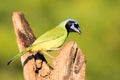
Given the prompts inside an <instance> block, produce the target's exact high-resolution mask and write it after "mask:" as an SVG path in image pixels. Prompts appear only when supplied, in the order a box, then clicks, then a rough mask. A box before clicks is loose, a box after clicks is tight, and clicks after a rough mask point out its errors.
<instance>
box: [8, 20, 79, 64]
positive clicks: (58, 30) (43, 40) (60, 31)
mask: <svg viewBox="0 0 120 80" xmlns="http://www.w3.org/2000/svg"><path fill="white" fill-rule="evenodd" d="M70 32H77V33H79V34H81V30H80V26H79V24H78V22H77V21H76V20H74V19H67V20H65V21H63V22H61V23H60V24H59V25H58V26H56V27H55V28H53V29H52V30H49V31H47V32H46V33H44V34H43V35H41V36H40V37H39V38H38V39H36V40H35V41H34V42H33V44H32V45H31V46H30V47H28V48H26V49H25V50H23V51H21V52H20V53H18V54H17V55H16V56H14V57H13V58H12V59H11V60H10V61H9V62H8V64H7V65H10V64H11V63H12V62H14V61H15V60H16V59H17V58H19V57H20V56H22V55H23V54H24V53H26V52H29V51H35V52H38V51H40V52H41V53H42V54H43V55H47V56H48V57H50V58H53V57H52V56H51V55H50V54H49V53H48V51H53V50H58V48H60V47H61V46H62V45H63V43H64V42H65V40H66V39H67V37H68V35H69V33H70ZM48 64H49V63H48Z"/></svg>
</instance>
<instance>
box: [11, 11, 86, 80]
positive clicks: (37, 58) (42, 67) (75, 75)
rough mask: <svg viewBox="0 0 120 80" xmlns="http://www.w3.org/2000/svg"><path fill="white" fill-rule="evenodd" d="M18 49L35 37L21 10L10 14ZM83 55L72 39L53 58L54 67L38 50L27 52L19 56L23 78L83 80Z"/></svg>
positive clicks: (21, 48)
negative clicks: (52, 67) (49, 64)
mask: <svg viewBox="0 0 120 80" xmlns="http://www.w3.org/2000/svg"><path fill="white" fill-rule="evenodd" d="M12 21H13V24H14V29H15V33H16V37H17V43H18V47H19V50H20V51H22V50H24V49H25V48H27V47H29V46H30V45H31V44H32V43H33V42H34V41H35V39H36V37H35V35H34V34H33V32H32V30H31V28H30V26H29V24H28V22H27V21H26V19H25V17H24V15H23V14H22V13H21V12H14V13H13V16H12ZM85 61H86V59H85V56H84V55H83V54H82V52H81V50H80V49H79V48H78V46H77V44H76V43H75V42H74V41H70V42H68V43H67V44H66V45H64V46H63V47H62V48H61V49H60V51H59V52H58V56H57V57H56V58H55V59H54V69H51V68H50V67H49V66H48V64H47V63H46V61H45V59H44V57H43V55H42V54H40V53H39V52H27V53H25V54H24V55H23V56H21V62H22V65H23V73H24V79H25V80H85V68H86V65H85Z"/></svg>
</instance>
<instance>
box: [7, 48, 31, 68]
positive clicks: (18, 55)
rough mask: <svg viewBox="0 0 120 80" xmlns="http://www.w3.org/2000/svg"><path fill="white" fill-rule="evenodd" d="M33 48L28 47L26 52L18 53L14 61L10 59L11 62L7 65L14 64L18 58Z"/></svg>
mask: <svg viewBox="0 0 120 80" xmlns="http://www.w3.org/2000/svg"><path fill="white" fill-rule="evenodd" d="M31 48H32V46H31V47H28V48H26V49H25V50H23V51H22V52H20V53H18V54H17V55H16V56H14V57H13V58H12V59H10V61H9V62H8V63H7V65H8V66H9V65H10V64H11V63H13V62H14V61H15V60H16V59H17V58H19V57H20V56H22V55H23V54H24V53H26V52H28V51H30V50H31Z"/></svg>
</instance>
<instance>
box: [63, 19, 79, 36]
mask: <svg viewBox="0 0 120 80" xmlns="http://www.w3.org/2000/svg"><path fill="white" fill-rule="evenodd" d="M63 24H64V26H65V28H66V29H67V31H68V33H69V32H77V33H79V34H81V30H80V26H79V24H78V22H77V21H76V20H74V19H67V20H65V21H64V22H63Z"/></svg>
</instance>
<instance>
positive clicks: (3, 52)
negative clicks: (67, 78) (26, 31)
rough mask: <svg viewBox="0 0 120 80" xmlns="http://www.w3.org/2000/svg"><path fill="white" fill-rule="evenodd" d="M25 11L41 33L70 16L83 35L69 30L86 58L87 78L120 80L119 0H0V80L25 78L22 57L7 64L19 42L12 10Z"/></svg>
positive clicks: (70, 38) (16, 51)
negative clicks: (77, 23) (14, 27)
mask: <svg viewBox="0 0 120 80" xmlns="http://www.w3.org/2000/svg"><path fill="white" fill-rule="evenodd" d="M14 11H21V12H23V13H24V14H25V17H26V19H27V20H28V21H29V23H30V25H31V27H32V29H33V31H34V33H35V35H36V36H37V37H38V36H40V35H41V34H42V33H44V32H46V31H47V30H49V29H52V28H53V27H55V26H56V25H58V24H59V23H60V22H61V21H63V20H66V19H67V18H74V19H76V20H78V22H79V24H80V25H81V29H82V35H81V36H79V35H78V34H74V33H73V34H70V36H69V37H68V39H67V41H70V40H74V41H76V42H77V44H78V46H79V47H80V48H81V49H82V52H83V53H84V54H85V56H86V58H87V69H86V80H120V0H59V1H58V0H0V80H23V79H24V78H23V72H22V67H21V62H20V59H19V60H17V61H16V62H15V63H13V64H12V65H11V66H10V67H7V66H6V64H7V61H8V60H9V59H10V58H11V57H13V56H14V55H16V54H17V53H18V52H19V51H18V46H17V43H16V37H15V33H14V29H13V24H12V20H11V17H12V13H13V12H14Z"/></svg>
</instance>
